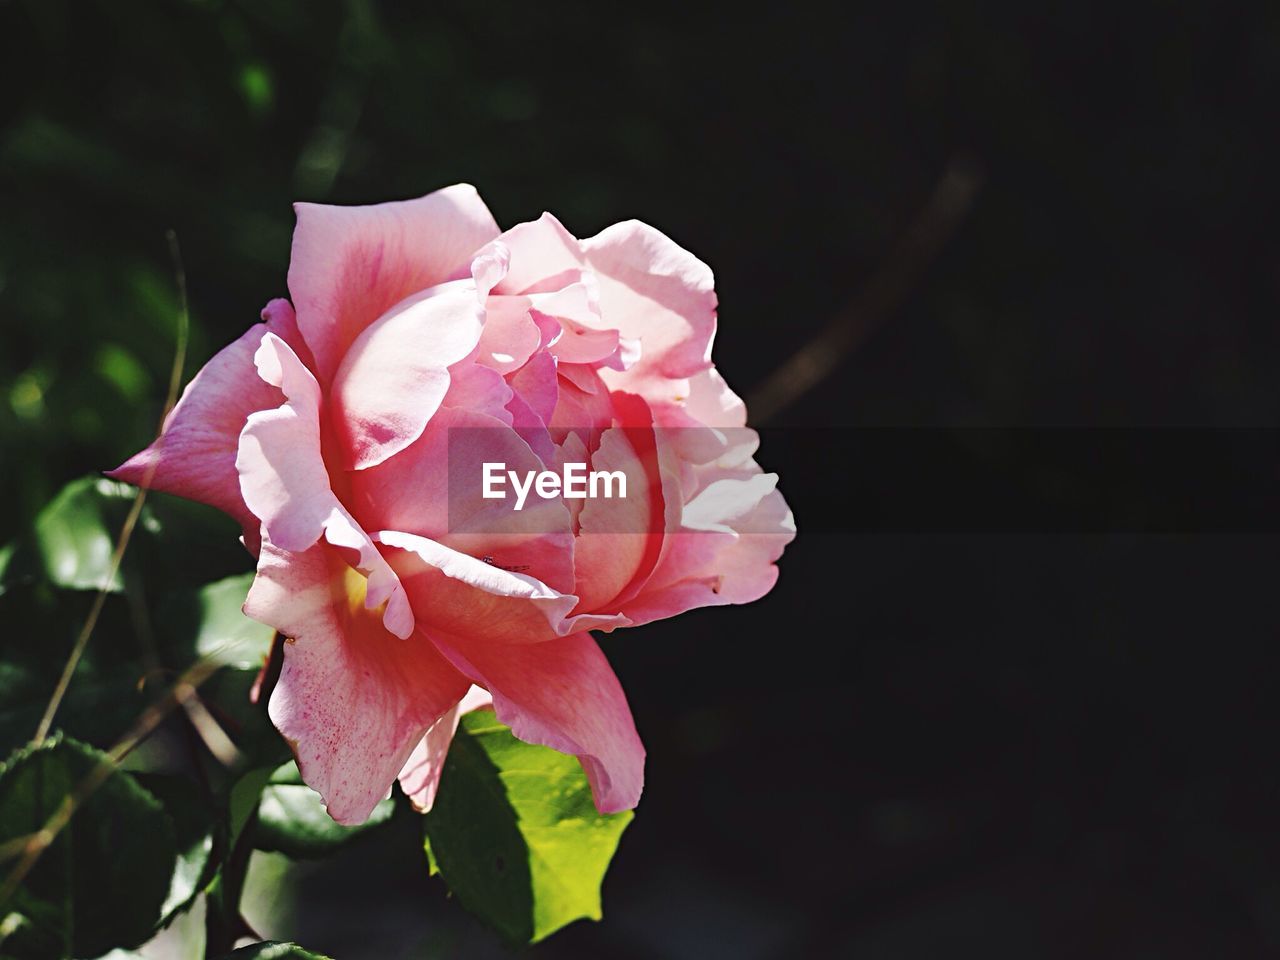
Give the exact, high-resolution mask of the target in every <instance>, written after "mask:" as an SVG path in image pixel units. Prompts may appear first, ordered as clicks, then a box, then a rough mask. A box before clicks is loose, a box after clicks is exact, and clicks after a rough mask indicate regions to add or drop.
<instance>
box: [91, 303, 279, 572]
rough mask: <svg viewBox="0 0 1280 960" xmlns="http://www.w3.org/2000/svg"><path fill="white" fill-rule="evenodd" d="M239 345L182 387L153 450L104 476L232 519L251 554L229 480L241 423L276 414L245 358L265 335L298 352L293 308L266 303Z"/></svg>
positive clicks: (235, 485)
mask: <svg viewBox="0 0 1280 960" xmlns="http://www.w3.org/2000/svg"><path fill="white" fill-rule="evenodd" d="M262 319H263V320H264V321H265V323H258V324H254V325H253V326H252V327H250V328H249V329H248V330H247V331H246V332H245V333H244V335H243V336H241V337H240V339H238V340H236V341H235V342H233V343H231V344H228V345H227V346H225V347H223V348H222V349H221V350H220V351H218V353H216V354H214V356H213V358H212V359H210V360H209V362H208V363H206V364H205V365H204V367H203V368H202V369H201V370H200V372H199V373H197V374H196V375H195V377H194V378H193V379H192V380H191V382H190V383H189V384H187V388H186V390H184V391H183V393H182V398H181V399H180V400H179V401H178V403H177V405H176V406H175V407H174V408H173V410H172V411H171V412H170V414H169V416H168V418H167V419H166V420H165V424H164V432H163V434H162V435H161V436H160V437H159V439H157V440H156V442H155V443H153V444H151V446H149V447H147V448H146V449H145V450H143V451H142V452H141V453H138V454H135V455H134V456H132V457H130V458H129V459H128V460H126V461H125V462H124V463H123V464H121V465H120V466H118V467H116V469H114V470H110V471H108V472H107V476H109V477H112V478H113V479H116V480H123V481H124V482H126V483H133V484H138V485H146V486H148V487H149V488H150V489H153V490H162V491H164V492H166V493H174V494H177V495H178V496H181V497H186V498H188V499H190V500H197V501H199V502H200V503H207V504H209V505H210V506H213V507H217V508H218V509H219V510H222V511H223V512H224V513H228V514H230V515H231V516H232V517H234V518H235V519H236V520H237V521H238V522H239V523H240V525H241V526H242V527H243V528H244V531H245V543H246V545H248V546H249V547H250V549H251V550H252V551H253V552H255V553H256V552H257V538H258V520H257V518H256V517H255V516H254V515H253V514H252V513H251V512H250V510H249V508H248V507H246V506H245V502H244V498H243V497H242V496H241V494H240V477H239V474H238V473H237V472H236V448H237V445H238V444H239V440H240V431H241V430H242V429H243V428H244V425H245V421H246V420H247V419H248V418H249V415H250V414H252V413H256V412H257V411H259V410H264V409H267V408H270V407H275V406H277V405H278V404H279V403H280V401H281V399H282V397H281V394H280V391H279V389H278V388H276V387H274V386H272V385H271V384H268V383H265V382H264V381H263V380H262V378H261V377H259V376H258V373H257V371H256V370H255V369H254V363H253V355H254V352H255V351H256V350H257V349H258V346H259V344H260V343H261V342H262V338H263V335H264V334H266V333H267V332H268V331H270V332H271V333H273V334H275V335H276V336H279V337H281V338H282V339H283V340H285V341H286V342H289V343H293V344H300V337H299V335H298V331H297V326H296V325H295V323H294V315H293V308H292V307H291V306H290V305H289V302H288V301H287V300H273V301H271V302H270V303H269V304H267V306H266V307H265V308H264V309H263V311H262Z"/></svg>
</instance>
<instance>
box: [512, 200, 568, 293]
mask: <svg viewBox="0 0 1280 960" xmlns="http://www.w3.org/2000/svg"><path fill="white" fill-rule="evenodd" d="M499 239H501V241H502V242H503V243H504V244H505V245H506V246H507V248H508V249H509V250H510V251H511V266H510V268H509V269H508V270H507V275H506V276H505V277H504V278H503V280H502V282H501V283H500V284H498V286H497V290H498V291H499V292H500V293H511V294H525V293H553V292H555V291H557V290H560V289H562V288H563V287H566V286H568V285H569V284H570V283H574V282H576V281H580V280H581V279H582V267H583V262H582V246H581V244H580V243H579V242H578V239H577V238H576V237H575V236H573V234H571V233H570V232H569V231H568V230H566V229H565V228H564V226H563V225H561V223H560V221H559V220H557V219H556V218H555V217H553V216H552V215H551V214H549V213H544V214H543V215H542V216H541V217H539V218H538V219H537V220H531V221H529V222H528V223H521V224H517V225H516V226H514V227H512V228H511V229H510V230H508V231H506V232H505V233H503V234H502V236H501V237H500V238H499Z"/></svg>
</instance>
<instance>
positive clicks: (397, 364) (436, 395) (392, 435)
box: [330, 280, 484, 470]
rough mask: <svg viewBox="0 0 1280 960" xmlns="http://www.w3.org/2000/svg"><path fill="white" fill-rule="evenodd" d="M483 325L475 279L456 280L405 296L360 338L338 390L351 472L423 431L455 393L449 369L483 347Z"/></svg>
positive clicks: (339, 421) (339, 375)
mask: <svg viewBox="0 0 1280 960" xmlns="http://www.w3.org/2000/svg"><path fill="white" fill-rule="evenodd" d="M483 323H484V311H483V310H482V309H481V306H480V302H479V301H478V299H477V291H476V287H475V284H474V282H472V281H467V280H455V281H451V282H449V283H445V284H441V285H440V286H438V287H433V288H431V289H430V290H424V291H422V292H421V293H418V294H415V295H414V296H412V297H410V298H409V299H407V300H404V301H402V302H401V303H399V304H397V305H396V306H395V307H393V308H392V309H391V310H389V311H387V313H385V314H383V315H382V316H381V317H379V318H378V320H377V321H375V322H374V323H373V324H371V325H370V326H368V327H367V328H365V330H364V331H363V332H361V333H360V335H359V336H357V337H356V338H355V340H354V341H353V342H352V344H351V348H350V350H348V351H347V354H346V356H345V357H344V358H343V361H342V363H341V364H340V365H339V366H338V370H337V372H336V373H335V374H334V377H333V387H332V391H331V393H330V399H331V401H332V403H333V422H334V424H335V429H336V430H337V432H338V435H339V437H340V438H341V439H342V440H343V441H344V444H345V446H344V453H345V455H346V464H345V466H346V467H347V468H348V469H351V470H365V469H367V468H369V467H372V466H377V465H378V464H379V463H382V461H384V460H386V459H387V458H388V457H390V456H393V455H394V454H397V453H399V452H400V451H401V450H403V449H404V448H405V447H407V446H409V444H411V443H413V441H415V440H417V439H418V437H419V436H421V435H422V431H423V428H425V427H426V425H427V421H428V420H430V419H431V417H432V415H433V414H434V413H435V412H436V410H437V409H439V407H440V402H441V401H442V400H443V399H444V396H445V394H446V393H447V392H448V390H449V367H450V366H452V365H453V364H455V363H457V362H458V361H459V360H461V359H462V358H463V357H465V356H467V354H469V353H471V351H472V350H474V349H475V346H476V344H477V342H479V339H480V333H481V331H482V330H483Z"/></svg>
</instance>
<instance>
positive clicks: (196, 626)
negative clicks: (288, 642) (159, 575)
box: [156, 572, 275, 673]
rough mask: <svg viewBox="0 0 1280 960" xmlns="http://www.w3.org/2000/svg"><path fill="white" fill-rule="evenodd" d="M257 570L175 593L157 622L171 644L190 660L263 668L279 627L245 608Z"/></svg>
mask: <svg viewBox="0 0 1280 960" xmlns="http://www.w3.org/2000/svg"><path fill="white" fill-rule="evenodd" d="M253 576H254V575H253V573H252V572H249V573H242V574H237V575H235V576H232V577H226V578H224V579H222V580H216V581H214V582H213V583H207V584H205V585H204V586H202V587H200V588H199V589H196V590H179V591H174V592H173V593H171V594H170V595H169V596H168V597H166V598H165V600H164V602H162V603H161V604H160V607H159V610H158V613H157V617H156V619H157V622H158V623H159V624H161V625H162V629H163V631H164V634H165V636H166V637H167V638H168V640H169V644H170V646H171V647H177V646H181V647H182V649H183V650H185V651H186V653H187V656H186V657H184V658H183V659H184V662H185V661H186V660H195V659H207V660H211V661H212V662H214V663H218V664H221V665H223V666H228V667H232V668H234V669H236V670H253V671H254V672H255V673H256V672H257V671H258V670H259V669H261V668H262V664H263V662H264V660H265V659H266V657H267V655H268V654H269V653H270V652H271V639H272V638H273V637H274V636H275V630H273V629H272V628H271V627H268V626H266V625H265V624H261V623H258V621H256V620H251V619H249V618H248V617H246V616H245V615H244V613H243V612H241V610H240V608H241V607H242V606H244V601H245V597H246V596H247V595H248V593H249V587H250V585H252V583H253Z"/></svg>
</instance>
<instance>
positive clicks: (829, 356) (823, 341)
mask: <svg viewBox="0 0 1280 960" xmlns="http://www.w3.org/2000/svg"><path fill="white" fill-rule="evenodd" d="M981 186H982V172H981V169H980V168H979V166H978V163H977V161H976V160H975V159H974V158H972V157H969V156H964V155H962V156H959V157H956V158H954V159H952V161H951V162H950V163H949V164H947V169H946V170H945V171H944V172H943V174H942V177H941V179H939V181H938V184H937V186H936V187H934V190H933V194H932V195H931V196H930V197H929V200H928V201H927V202H926V203H925V205H924V207H923V208H922V209H921V210H920V212H919V213H918V214H917V215H916V218H915V219H914V220H913V221H912V222H911V225H910V226H909V227H908V228H907V231H906V233H905V234H904V235H903V237H902V240H901V241H900V242H899V243H898V246H897V247H896V248H895V249H894V251H893V253H892V254H891V255H890V256H889V258H888V260H886V261H885V263H884V265H883V266H882V267H881V268H880V271H879V272H878V273H876V274H875V275H874V276H873V277H872V278H871V280H870V281H869V282H868V283H867V284H866V286H865V287H863V288H862V290H861V291H859V293H858V295H857V296H856V297H854V299H853V300H852V301H851V302H850V303H849V304H848V306H846V307H845V308H844V309H843V310H841V311H840V312H839V313H838V314H836V315H835V317H833V318H832V319H831V320H830V321H829V322H828V323H827V325H826V326H825V327H823V329H822V330H821V331H820V332H819V333H818V334H817V336H815V337H814V338H813V339H812V340H810V341H809V342H808V343H806V344H805V345H804V346H803V347H801V348H800V350H798V351H797V352H796V353H794V354H793V355H792V356H791V358H790V359H788V360H787V361H786V362H785V363H784V364H782V366H780V367H778V368H777V369H776V370H774V372H773V373H772V374H770V375H769V376H768V377H767V378H766V379H765V381H764V383H762V384H760V386H758V387H757V388H756V389H755V390H753V391H752V392H751V394H750V395H749V396H748V398H747V409H748V410H750V411H751V415H752V416H751V420H752V423H755V424H762V423H767V422H768V421H770V420H772V419H773V418H774V417H776V416H777V415H778V414H779V413H781V412H782V411H783V410H785V409H786V408H787V407H789V406H791V405H792V404H793V403H795V402H796V401H797V400H799V399H800V398H801V397H802V396H804V395H805V394H806V393H808V392H809V391H810V390H812V389H813V388H814V387H815V386H817V385H818V384H819V383H821V382H822V381H823V380H825V379H826V378H827V377H828V376H830V375H831V373H832V372H833V371H834V370H835V369H836V368H837V367H838V366H839V365H840V363H841V361H843V360H844V358H845V357H846V356H847V355H848V354H849V353H851V352H852V351H853V350H854V349H855V348H856V347H857V346H858V345H859V344H861V343H862V342H863V341H865V340H866V339H867V337H869V336H870V335H871V334H872V333H873V332H874V331H875V330H876V329H877V328H878V327H879V326H880V325H881V324H882V323H884V321H885V320H886V319H888V317H889V316H890V315H891V314H892V313H893V312H894V310H896V309H897V308H898V307H899V306H900V305H901V304H902V301H903V300H905V299H906V297H907V295H908V294H909V293H910V292H911V290H912V288H913V287H914V286H915V284H916V281H917V280H918V279H919V277H920V275H921V273H923V271H924V270H925V268H926V267H928V266H929V264H930V263H932V262H933V260H934V258H935V257H937V255H938V253H939V252H940V251H941V250H942V248H943V247H944V246H945V245H946V243H947V241H948V240H950V239H951V236H952V235H953V234H954V233H955V230H956V228H957V227H958V226H959V225H960V223H961V222H963V220H964V218H965V216H966V215H967V214H968V213H969V210H970V209H971V208H972V206H973V201H974V198H975V197H976V195H977V193H978V190H979V189H980V187H981Z"/></svg>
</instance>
